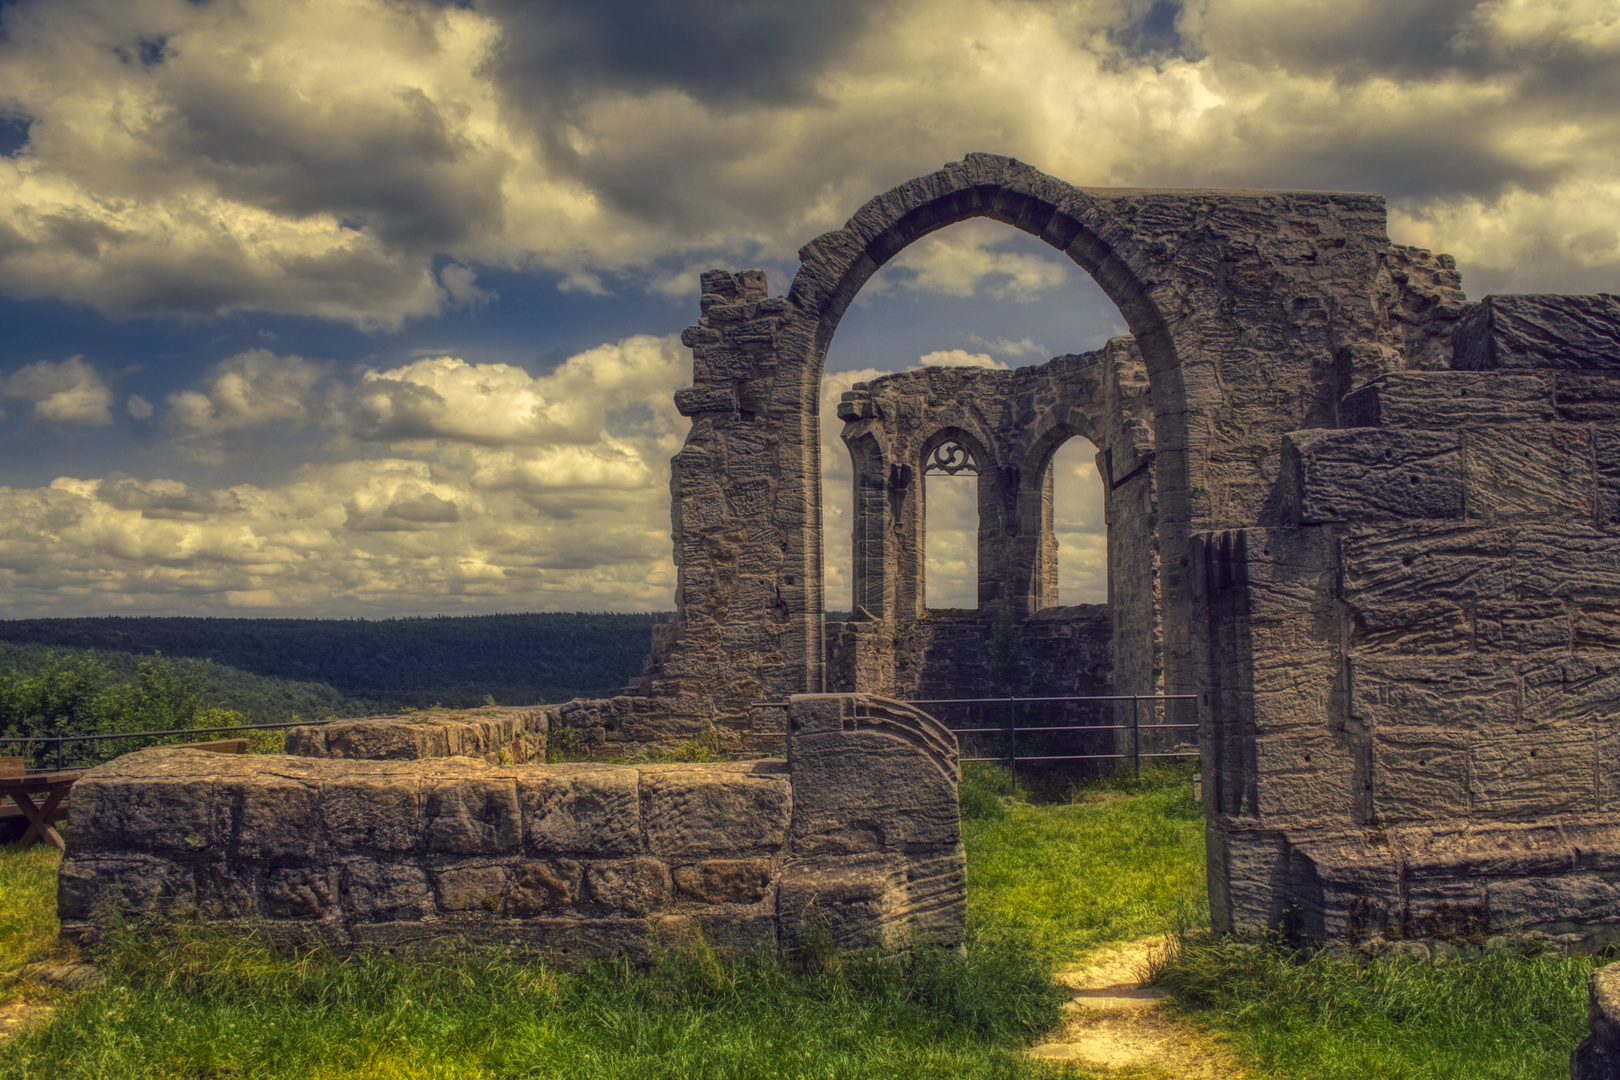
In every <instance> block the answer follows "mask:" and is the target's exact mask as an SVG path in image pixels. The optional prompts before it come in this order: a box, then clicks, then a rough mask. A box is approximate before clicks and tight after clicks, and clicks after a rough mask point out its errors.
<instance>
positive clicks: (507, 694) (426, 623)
mask: <svg viewBox="0 0 1620 1080" xmlns="http://www.w3.org/2000/svg"><path fill="white" fill-rule="evenodd" d="M669 617H670V616H669V614H668V613H656V612H649V613H638V614H630V615H611V614H595V613H584V612H581V613H573V614H568V613H542V614H524V615H472V616H461V617H446V616H437V617H432V618H405V619H216V618H121V617H112V618H85V619H7V620H0V670H4V669H5V668H6V667H8V666H9V667H14V668H17V669H18V670H24V669H28V668H30V667H37V666H38V664H39V663H41V662H42V661H43V659H44V656H45V654H46V653H47V652H49V651H53V650H54V651H55V652H56V653H58V654H66V653H74V654H77V653H82V652H84V651H86V650H94V651H95V652H96V654H97V655H98V656H100V657H101V658H102V660H104V661H106V662H107V663H108V664H109V665H112V666H113V667H114V668H115V669H118V670H121V671H124V672H126V673H131V674H132V673H133V670H134V666H135V663H136V662H137V660H138V658H139V657H142V656H150V655H151V654H154V653H161V654H162V655H163V656H166V657H169V658H171V659H180V658H191V659H198V660H210V661H212V662H213V665H214V667H215V670H214V671H213V673H212V674H211V676H210V678H211V680H212V682H211V683H210V692H211V693H217V694H221V695H225V696H227V697H229V698H230V700H228V701H221V702H219V704H221V705H222V706H224V707H227V708H232V709H237V710H239V711H241V712H244V713H247V714H249V715H255V716H257V715H259V713H260V712H261V700H262V703H263V705H264V707H269V708H271V711H272V712H278V713H279V712H281V711H282V709H283V707H284V705H285V707H286V708H287V709H288V710H289V711H300V710H303V712H304V714H305V715H307V714H309V713H327V712H332V713H341V712H349V713H351V714H353V713H354V712H355V711H356V710H358V711H359V712H368V711H388V710H390V709H399V708H406V707H409V708H424V707H426V706H429V705H435V704H440V705H446V706H451V707H461V706H468V705H477V704H480V703H482V702H483V701H485V700H486V699H487V698H494V699H495V700H496V701H497V702H499V703H501V704H503V705H533V704H537V703H539V702H542V701H567V700H568V699H569V698H574V697H606V696H611V695H613V694H616V693H618V692H619V691H620V690H622V689H623V688H624V686H625V685H626V684H627V683H629V682H630V680H632V679H634V678H635V677H636V676H638V675H639V674H641V665H642V661H643V660H644V659H645V658H646V656H647V651H648V647H649V645H650V643H651V635H652V628H653V626H654V624H656V623H660V622H664V621H665V620H667V619H668V618H669ZM226 668H228V669H231V670H230V671H225V670H223V669H226ZM252 676H258V677H260V678H258V679H255V678H252ZM265 680H276V681H277V682H278V683H279V682H290V683H292V684H294V685H291V686H273V685H270V684H268V683H267V682H266V681H265ZM272 706H273V707H272Z"/></svg>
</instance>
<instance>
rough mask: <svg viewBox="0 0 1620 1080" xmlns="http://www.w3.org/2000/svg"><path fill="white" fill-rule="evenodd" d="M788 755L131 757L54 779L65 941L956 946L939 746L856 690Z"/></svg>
mask: <svg viewBox="0 0 1620 1080" xmlns="http://www.w3.org/2000/svg"><path fill="white" fill-rule="evenodd" d="M787 711H788V713H789V714H790V716H791V720H792V723H791V737H790V741H789V746H788V757H787V760H786V761H782V760H768V761H757V762H747V763H736V764H719V765H636V766H631V765H597V764H572V765H538V764H531V765H515V766H501V765H490V764H487V763H485V762H483V761H481V760H476V759H473V758H469V757H465V756H459V757H445V758H427V759H419V760H387V761H377V760H363V759H354V758H341V759H338V758H310V757H293V756H270V755H264V756H258V755H250V756H238V755H220V754H206V753H202V752H200V751H194V750H180V749H164V748H158V749H152V750H143V751H139V752H136V753H133V754H127V755H125V756H123V757H121V758H118V759H117V760H116V761H113V762H110V763H108V764H106V765H102V766H99V767H97V768H96V769H93V770H91V771H90V772H89V773H87V774H86V775H85V777H84V778H83V779H82V780H80V781H79V783H78V784H77V785H76V786H75V788H74V797H73V805H72V814H71V818H70V822H69V828H70V829H71V830H72V832H71V835H72V837H73V842H72V844H71V845H70V847H69V849H68V852H67V857H66V859H65V860H64V862H63V865H62V871H61V883H60V888H59V893H58V904H59V911H60V915H61V918H62V927H63V933H64V934H65V935H67V936H68V937H69V938H71V939H77V940H87V939H93V938H94V937H95V936H96V935H98V934H99V933H100V932H101V931H102V930H103V929H104V928H105V926H106V925H107V920H108V919H109V918H110V912H111V910H112V909H115V908H117V909H122V910H124V911H125V912H127V913H128V914H130V915H133V916H135V917H153V918H165V917H176V916H184V917H196V918H200V919H202V920H204V921H208V922H223V923H236V924H242V925H246V926H251V927H253V928H255V929H257V930H260V931H262V932H263V933H265V934H267V935H269V936H270V937H272V938H273V939H276V940H280V941H286V942H311V943H313V942H322V943H325V944H328V945H331V946H334V947H338V948H351V947H354V946H360V945H388V946H394V945H402V944H409V943H412V942H431V941H445V940H468V941H475V942H490V943H499V944H509V945H517V946H522V947H526V948H529V949H533V950H535V951H537V952H540V953H542V954H544V955H546V956H548V957H549V958H551V959H552V960H555V961H557V962H562V963H577V962H579V961H582V960H585V959H591V958H605V957H611V956H613V955H615V954H618V953H621V952H623V953H627V954H629V955H630V956H632V957H633V958H637V959H645V958H646V957H647V956H648V954H649V951H650V949H651V948H652V946H653V943H654V942H655V941H657V940H660V939H663V940H671V939H677V940H678V939H680V938H681V937H683V936H686V935H690V934H691V933H693V932H697V933H700V934H701V935H702V936H703V938H704V939H705V940H706V941H708V942H709V944H711V945H712V946H714V947H715V948H716V949H717V950H719V951H720V952H721V953H723V954H728V955H736V954H738V953H741V952H745V951H747V950H748V949H751V948H756V947H765V948H774V947H776V946H778V945H782V946H791V945H792V944H793V943H794V942H796V941H797V940H798V939H799V937H800V935H801V934H802V932H803V929H804V926H805V925H806V920H807V919H812V918H819V919H821V920H822V921H823V922H825V923H826V925H827V926H828V927H829V928H830V929H831V930H832V932H833V934H834V936H835V937H836V938H837V939H838V940H839V941H841V942H842V943H844V944H846V945H849V946H866V945H884V944H898V943H900V942H901V941H902V940H905V939H907V938H908V937H909V936H910V935H912V934H915V935H916V936H917V937H918V939H920V940H923V941H928V942H934V943H937V944H941V945H954V944H957V943H958V942H960V941H961V940H962V935H963V918H964V911H965V906H964V888H965V876H964V873H965V872H964V868H963V858H962V848H961V843H960V831H959V827H958V822H957V804H956V784H957V753H956V744H955V741H954V739H952V737H951V735H950V733H949V732H947V731H944V730H943V729H942V728H940V727H939V725H938V724H937V723H935V722H934V721H933V720H931V719H930V718H928V717H926V716H924V715H922V714H920V713H918V712H916V711H915V710H911V709H908V708H906V707H905V706H903V705H899V704H897V703H892V702H885V701H882V700H879V699H873V698H868V697H862V696H853V695H852V696H826V697H813V696H810V697H799V698H795V699H794V700H793V702H792V703H791V705H790V706H789V707H788V710H787Z"/></svg>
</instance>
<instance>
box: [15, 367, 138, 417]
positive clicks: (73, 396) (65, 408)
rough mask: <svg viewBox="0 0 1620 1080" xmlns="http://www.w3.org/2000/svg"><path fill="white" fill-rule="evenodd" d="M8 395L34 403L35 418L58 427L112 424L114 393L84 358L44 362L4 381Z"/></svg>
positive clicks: (21, 369) (23, 369)
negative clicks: (59, 425) (62, 425)
mask: <svg viewBox="0 0 1620 1080" xmlns="http://www.w3.org/2000/svg"><path fill="white" fill-rule="evenodd" d="M4 395H5V396H6V397H8V398H21V399H23V400H25V401H32V402H33V403H34V418H35V419H36V420H47V421H50V422H52V423H57V424H89V425H102V424H110V423H112V390H111V388H110V387H108V386H107V384H106V383H105V382H104V381H102V378H101V376H100V375H99V374H97V373H96V369H95V368H93V367H91V366H90V365H89V364H87V363H85V362H84V358H83V357H81V356H70V357H68V358H67V359H66V360H63V361H61V362H60V363H53V362H51V361H49V360H41V361H39V362H38V363H34V364H29V365H28V366H27V367H24V368H20V369H18V370H17V371H16V372H14V373H13V374H12V375H11V376H10V377H9V378H7V379H6V380H5V381H4Z"/></svg>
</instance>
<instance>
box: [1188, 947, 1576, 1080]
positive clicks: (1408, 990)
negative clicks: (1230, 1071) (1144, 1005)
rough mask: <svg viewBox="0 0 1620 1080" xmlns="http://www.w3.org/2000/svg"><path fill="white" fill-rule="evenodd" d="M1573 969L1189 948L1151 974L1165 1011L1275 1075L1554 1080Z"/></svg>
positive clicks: (1569, 1045) (1556, 964)
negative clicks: (1169, 999)
mask: <svg viewBox="0 0 1620 1080" xmlns="http://www.w3.org/2000/svg"><path fill="white" fill-rule="evenodd" d="M1592 967H1593V962H1592V961H1591V960H1590V959H1587V958H1566V957H1553V956H1543V957H1526V956H1521V955H1516V954H1514V953H1511V952H1508V951H1505V950H1503V951H1496V952H1490V953H1486V954H1485V955H1484V956H1483V957H1482V958H1480V959H1475V960H1453V961H1450V962H1442V963H1433V962H1430V961H1427V960H1422V959H1417V958H1413V957H1410V956H1406V955H1400V954H1395V953H1383V954H1380V955H1378V956H1375V957H1365V956H1361V955H1360V954H1357V953H1354V952H1349V951H1337V950H1299V949H1294V948H1290V947H1288V946H1287V945H1286V944H1285V943H1283V942H1282V941H1281V940H1276V941H1271V942H1266V943H1261V944H1254V943H1245V942H1240V941H1231V940H1226V941H1209V940H1202V941H1200V940H1194V941H1192V942H1191V943H1189V944H1186V945H1184V946H1183V947H1182V948H1181V949H1180V950H1179V951H1178V953H1177V955H1174V956H1173V957H1172V958H1171V960H1170V961H1169V963H1168V964H1167V965H1166V966H1165V967H1164V969H1163V970H1162V971H1161V972H1160V974H1159V982H1160V984H1161V985H1163V986H1165V987H1166V988H1168V989H1169V990H1170V991H1171V993H1172V995H1173V1000H1174V1002H1175V1004H1176V1007H1177V1008H1178V1009H1180V1010H1181V1011H1182V1012H1184V1013H1185V1014H1187V1015H1188V1016H1191V1017H1193V1018H1194V1019H1196V1020H1198V1021H1199V1022H1201V1023H1203V1024H1206V1025H1208V1026H1209V1027H1211V1028H1213V1029H1215V1030H1216V1031H1219V1032H1222V1033H1223V1034H1225V1035H1226V1036H1228V1037H1229V1038H1230V1039H1231V1041H1232V1043H1233V1044H1234V1045H1235V1046H1236V1047H1237V1048H1238V1049H1239V1050H1240V1051H1242V1052H1243V1053H1245V1054H1246V1055H1247V1056H1248V1057H1250V1058H1251V1059H1252V1060H1255V1061H1258V1062H1259V1063H1260V1064H1261V1065H1262V1067H1264V1068H1265V1069H1267V1070H1270V1071H1272V1072H1273V1073H1274V1074H1276V1075H1281V1076H1310V1077H1312V1078H1321V1080H1341V1078H1342V1080H1362V1078H1367V1077H1370V1078H1375V1080H1381V1078H1391V1080H1393V1078H1396V1077H1402V1078H1405V1077H1410V1078H1413V1080H1498V1078H1499V1080H1531V1078H1536V1077H1545V1078H1546V1080H1555V1078H1561V1077H1565V1076H1568V1075H1569V1073H1568V1070H1569V1052H1570V1051H1571V1050H1572V1049H1574V1047H1575V1044H1576V1043H1578V1042H1579V1041H1580V1040H1581V1038H1582V1037H1583V1036H1584V1035H1585V1029H1586V978H1587V975H1588V974H1589V973H1590V972H1591V971H1592Z"/></svg>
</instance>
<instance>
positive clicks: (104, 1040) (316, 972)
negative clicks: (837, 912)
mask: <svg viewBox="0 0 1620 1080" xmlns="http://www.w3.org/2000/svg"><path fill="white" fill-rule="evenodd" d="M105 968H106V970H107V973H108V976H109V980H108V983H107V984H106V985H105V986H103V987H101V988H99V989H97V990H94V991H90V992H87V993H85V994H83V995H81V996H79V997H78V998H76V999H75V1000H74V1001H73V1002H72V1003H71V1004H69V1005H67V1006H66V1007H65V1008H64V1009H63V1011H62V1012H61V1013H60V1014H58V1016H57V1017H56V1019H55V1021H54V1022H53V1023H51V1024H50V1025H49V1026H46V1027H43V1028H40V1029H37V1030H35V1031H33V1032H30V1033H28V1034H26V1035H24V1036H22V1037H21V1038H19V1039H18V1040H17V1041H16V1042H15V1043H13V1044H12V1045H10V1046H8V1047H3V1048H0V1074H4V1075H6V1076H16V1077H60V1078H63V1080H71V1078H76V1077H104V1076H118V1077H131V1078H137V1077H195V1076H210V1077H248V1076H252V1077H283V1076H285V1077H336V1076H344V1077H358V1078H365V1077H401V1076H405V1077H410V1076H423V1077H427V1076H432V1077H447V1078H450V1077H454V1078H460V1077H505V1076H521V1077H530V1076H532V1077H550V1076H569V1077H592V1078H594V1077H602V1078H609V1077H611V1078H619V1077H625V1078H632V1077H633V1078H642V1077H645V1078H654V1077H670V1076H694V1077H697V1076H701V1077H737V1078H744V1077H747V1078H753V1077H771V1076H781V1077H803V1078H811V1077H816V1078H821V1077H827V1076H835V1077H850V1078H858V1077H874V1078H875V1077H893V1076H906V1077H924V1076H951V1077H984V1078H990V1077H1025V1076H1028V1077H1035V1076H1042V1075H1048V1072H1047V1071H1046V1070H1045V1069H1043V1067H1041V1066H1039V1065H1038V1064H1036V1063H1033V1062H1027V1061H1024V1060H1023V1059H1021V1058H1020V1057H1019V1056H1018V1053H1017V1050H1018V1048H1019V1046H1021V1045H1022V1044H1023V1043H1024V1042H1025V1041H1026V1040H1027V1039H1028V1038H1029V1037H1030V1036H1032V1035H1033V1034H1036V1033H1038V1032H1040V1031H1043V1030H1046V1029H1048V1028H1050V1027H1051V1026H1052V1025H1053V1024H1055V1023H1056V1021H1057V1019H1058V1016H1059V1012H1060V1003H1061V1000H1062V998H1063V996H1064V995H1062V994H1061V992H1058V991H1055V990H1054V989H1053V987H1052V985H1051V983H1050V980H1049V979H1048V978H1047V977H1046V975H1045V972H1044V970H1043V969H1042V968H1041V967H1040V966H1039V965H1038V964H1037V963H1035V962H1033V960H1032V958H1030V957H1029V956H1028V955H1027V954H1026V955H1020V954H1018V953H1016V952H1015V951H1009V950H987V949H970V950H968V955H967V956H966V958H959V957H957V956H956V955H955V954H953V953H944V952H941V951H939V950H937V949H919V950H916V951H915V952H912V953H909V954H906V953H902V954H898V955H887V956H879V955H874V954H851V955H848V956H845V957H844V958H843V962H842V963H839V964H836V965H831V966H828V967H826V968H824V969H823V970H822V971H821V972H820V973H816V974H801V973H795V972H793V971H792V970H790V968H789V966H788V965H787V964H786V963H785V962H784V961H783V960H781V959H780V958H778V957H776V956H774V955H770V954H761V955H755V956H752V957H750V958H748V959H746V960H744V961H742V962H739V963H735V964H720V963H716V962H715V961H714V959H713V956H712V955H711V954H708V953H707V952H706V951H704V950H686V951H678V952H672V953H669V954H668V955H665V956H664V957H662V958H661V959H660V960H659V962H658V963H656V964H655V965H654V966H653V967H651V968H650V969H636V968H633V967H631V966H629V965H628V964H625V963H622V962H621V963H601V964H594V965H592V966H590V967H587V968H586V969H584V970H583V971H580V972H578V973H572V974H569V973H562V972H557V971H553V970H551V969H549V968H547V967H545V966H544V965H542V964H539V963H537V962H529V963H525V962H523V961H522V959H521V958H514V957H512V956H509V955H507V954H505V953H502V952H499V951H495V950H466V949H462V950H458V951H456V952H453V953H452V952H449V951H447V952H445V953H442V954H438V955H435V956H431V957H428V958H426V959H422V960H417V961H414V962H406V961H404V960H401V959H398V958H396V957H393V956H389V955H386V954H381V953H363V954H355V955H351V956H348V957H338V956H334V955H332V954H329V953H306V954H303V955H297V956H286V955H282V954H279V953H276V952H274V951H272V950H271V949H269V948H267V947H266V946H265V945H264V944H263V943H262V942H260V941H257V940H255V939H252V938H242V937H236V938H231V937H225V936H221V935H219V934H217V933H207V932H202V931H199V930H197V929H195V928H184V927H181V928H176V929H173V930H171V931H169V932H167V933H165V934H163V935H160V936H154V935H151V934H126V935H121V936H119V937H117V938H116V939H115V940H113V941H112V942H111V943H110V944H109V946H108V948H107V950H106V959H105Z"/></svg>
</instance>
